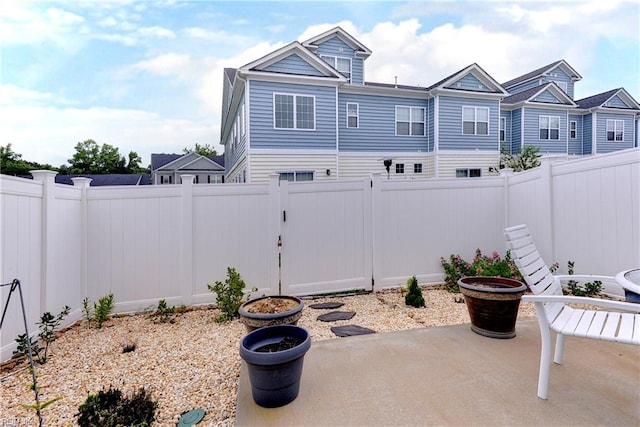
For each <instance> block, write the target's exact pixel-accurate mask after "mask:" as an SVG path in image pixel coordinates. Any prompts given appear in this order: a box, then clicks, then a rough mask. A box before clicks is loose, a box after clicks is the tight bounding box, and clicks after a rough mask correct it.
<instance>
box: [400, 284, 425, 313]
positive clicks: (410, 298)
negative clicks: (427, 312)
mask: <svg viewBox="0 0 640 427" xmlns="http://www.w3.org/2000/svg"><path fill="white" fill-rule="evenodd" d="M407 289H408V292H407V294H406V295H405V296H404V303H405V304H406V305H410V306H412V307H424V298H423V297H422V289H420V286H418V280H417V279H416V276H413V277H412V278H410V279H409V280H407Z"/></svg>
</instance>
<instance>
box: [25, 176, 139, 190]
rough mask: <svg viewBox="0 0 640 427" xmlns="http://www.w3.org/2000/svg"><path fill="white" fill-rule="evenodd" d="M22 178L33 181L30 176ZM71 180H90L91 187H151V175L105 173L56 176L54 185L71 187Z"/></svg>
mask: <svg viewBox="0 0 640 427" xmlns="http://www.w3.org/2000/svg"><path fill="white" fill-rule="evenodd" d="M24 178H28V179H33V176H32V175H26V176H24ZM72 178H91V183H90V184H89V185H90V186H91V187H104V186H112V185H151V175H149V174H141V173H137V174H136V173H130V174H129V173H106V174H73V175H60V174H58V175H56V177H55V183H56V184H64V185H73V181H72V180H71V179H72Z"/></svg>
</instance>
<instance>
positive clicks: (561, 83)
mask: <svg viewBox="0 0 640 427" xmlns="http://www.w3.org/2000/svg"><path fill="white" fill-rule="evenodd" d="M556 84H557V85H558V87H559V88H560V89H562V91H563V92H564V93H566V94H569V89H568V87H567V82H556Z"/></svg>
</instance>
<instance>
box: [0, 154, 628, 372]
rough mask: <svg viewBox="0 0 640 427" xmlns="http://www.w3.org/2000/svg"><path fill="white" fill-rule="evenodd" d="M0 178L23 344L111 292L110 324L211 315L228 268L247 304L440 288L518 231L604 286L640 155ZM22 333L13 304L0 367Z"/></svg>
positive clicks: (616, 267)
mask: <svg viewBox="0 0 640 427" xmlns="http://www.w3.org/2000/svg"><path fill="white" fill-rule="evenodd" d="M54 177H55V173H52V172H47V171H41V172H34V180H28V179H21V178H14V177H8V176H4V175H0V231H1V235H0V262H1V265H0V274H1V276H0V282H1V283H7V282H10V281H11V280H13V279H14V278H18V279H20V280H21V282H22V286H23V292H24V296H25V304H26V307H27V317H28V321H29V324H30V331H31V332H32V333H34V332H36V330H37V329H36V325H35V322H37V321H38V319H39V317H40V315H41V314H42V313H43V312H45V311H50V312H51V313H53V314H54V315H55V314H57V313H59V312H60V311H61V310H62V307H63V306H64V305H69V306H71V308H72V311H71V314H70V315H69V317H68V320H67V323H68V324H69V323H72V322H74V321H75V320H78V319H79V318H80V317H81V314H82V313H81V308H82V300H83V299H84V298H85V297H88V298H89V299H90V300H92V301H95V300H97V299H98V298H99V297H101V296H103V295H106V294H107V293H109V292H113V294H114V295H115V300H116V312H132V311H140V310H145V309H149V308H151V307H154V306H156V305H157V303H158V300H160V299H162V298H164V299H166V300H167V302H168V303H169V304H170V305H177V304H186V305H192V304H203V303H211V302H214V301H215V296H214V295H213V294H212V293H211V292H209V291H208V289H207V284H209V283H213V282H214V281H216V280H224V279H225V276H226V270H227V267H235V268H236V269H237V270H238V272H239V273H240V274H241V275H242V277H243V278H244V280H245V282H246V283H247V287H248V288H249V289H250V288H253V287H256V288H257V289H258V291H257V294H258V295H259V294H278V293H282V294H294V295H303V294H318V293H326V292H338V291H346V290H356V289H360V290H367V291H371V290H373V291H375V290H380V289H383V288H389V287H397V286H399V285H403V284H404V283H405V282H406V280H407V278H409V277H411V276H412V275H416V276H417V278H418V280H419V281H420V282H421V283H438V282H441V281H442V279H443V271H442V268H441V266H440V257H445V258H446V257H448V256H449V255H450V254H452V253H457V254H460V255H461V256H463V257H464V258H466V259H470V258H472V256H473V254H474V252H475V249H476V248H480V249H481V250H482V251H483V253H491V252H493V251H498V252H500V253H501V254H503V253H504V240H503V229H504V227H506V226H510V225H515V224H519V223H526V224H528V225H529V227H530V229H531V231H532V233H533V235H534V237H535V238H536V243H537V245H538V247H539V249H540V251H541V253H542V255H543V257H544V258H545V260H547V262H548V263H552V262H554V261H558V262H560V263H561V265H562V266H564V265H566V262H567V261H569V260H572V261H575V263H576V272H578V273H584V274H607V275H612V274H615V273H616V272H618V271H621V270H624V269H628V268H632V267H637V266H640V150H638V149H633V150H625V151H620V152H616V153H611V154H607V155H601V156H595V157H589V158H583V159H577V160H572V161H565V162H556V163H551V162H549V161H545V162H543V165H542V166H541V167H539V168H536V169H534V170H530V171H526V172H522V173H517V174H513V175H506V176H490V177H485V178H473V179H471V178H470V179H429V180H407V181H405V182H400V181H387V180H386V179H384V177H381V176H379V175H374V176H372V177H371V178H370V179H365V180H360V181H338V182H333V183H320V182H308V183H288V182H279V181H278V177H277V176H274V177H272V179H271V181H270V182H269V183H267V184H225V185H204V184H198V185H194V184H192V183H191V179H189V178H188V176H185V177H184V179H183V183H182V184H180V185H163V186H145V187H90V186H89V180H88V179H85V178H78V179H76V180H75V185H74V186H65V185H58V184H55V183H54ZM0 289H1V290H0V297H1V298H2V305H3V307H4V305H5V303H6V300H7V297H8V291H9V288H8V287H2V288H0ZM20 333H23V324H22V314H21V311H20V306H19V299H18V296H17V295H13V296H12V299H11V303H10V304H9V307H8V311H7V319H6V320H5V324H4V325H3V327H2V330H0V344H1V346H2V353H1V359H2V360H5V359H8V358H9V357H10V356H11V352H12V351H13V349H15V345H14V339H15V338H16V336H17V335H18V334H20Z"/></svg>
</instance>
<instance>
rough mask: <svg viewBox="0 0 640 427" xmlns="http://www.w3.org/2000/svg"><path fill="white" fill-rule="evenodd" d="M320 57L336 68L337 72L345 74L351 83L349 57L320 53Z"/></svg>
mask: <svg viewBox="0 0 640 427" xmlns="http://www.w3.org/2000/svg"><path fill="white" fill-rule="evenodd" d="M320 58H322V60H323V61H324V62H326V63H327V64H329V65H331V66H332V67H333V68H335V69H336V70H338V72H339V73H340V74H342V75H343V76H345V77H346V78H347V79H348V80H349V83H351V58H344V57H340V56H330V55H320Z"/></svg>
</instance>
